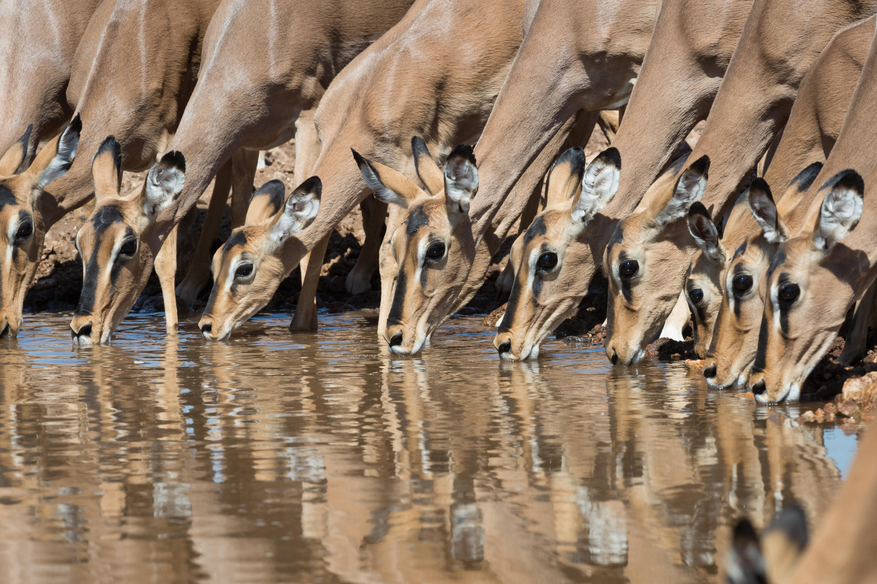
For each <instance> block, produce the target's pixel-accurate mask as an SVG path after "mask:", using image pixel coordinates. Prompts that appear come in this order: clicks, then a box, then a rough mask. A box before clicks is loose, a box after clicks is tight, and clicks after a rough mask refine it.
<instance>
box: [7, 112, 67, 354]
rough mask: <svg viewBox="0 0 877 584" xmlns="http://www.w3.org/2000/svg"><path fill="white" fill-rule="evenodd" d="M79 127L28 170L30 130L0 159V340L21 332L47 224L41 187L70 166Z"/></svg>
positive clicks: (51, 145)
mask: <svg viewBox="0 0 877 584" xmlns="http://www.w3.org/2000/svg"><path fill="white" fill-rule="evenodd" d="M81 130H82V123H81V122H80V121H79V116H76V117H75V118H74V119H73V121H72V122H71V123H70V125H69V126H67V129H66V130H64V132H63V133H62V134H61V135H60V136H59V137H57V138H55V139H54V140H52V141H51V142H49V143H48V144H47V145H46V146H45V148H43V149H42V151H40V153H39V155H38V156H37V157H36V159H35V160H34V161H33V164H30V165H28V161H29V159H30V156H29V153H28V141H29V139H30V133H31V127H28V129H27V132H25V134H24V136H22V137H21V138H20V139H19V140H18V141H17V142H16V143H15V144H13V145H12V146H11V147H10V148H9V151H8V152H6V154H4V155H3V157H2V158H0V248H2V251H0V339H6V338H9V339H11V338H14V337H15V336H16V335H17V334H18V330H19V328H20V327H21V311H22V306H23V304H24V296H25V294H26V293H27V290H28V288H29V287H30V284H31V282H32V281H33V278H34V274H35V273H36V269H37V265H38V264H39V260H40V252H41V251H42V247H43V239H44V238H45V235H46V224H45V221H44V220H43V213H42V210H41V209H42V205H41V203H42V199H43V195H44V192H45V191H44V189H45V187H46V185H48V184H49V183H51V182H52V181H53V180H55V179H56V178H58V177H60V176H63V175H64V174H66V173H67V170H68V169H69V168H70V166H71V165H72V164H73V158H74V157H75V156H76V147H77V145H78V144H79V133H80V131H81Z"/></svg>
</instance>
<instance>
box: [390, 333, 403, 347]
mask: <svg viewBox="0 0 877 584" xmlns="http://www.w3.org/2000/svg"><path fill="white" fill-rule="evenodd" d="M401 344H402V333H401V332H399V333H396V334H395V335H393V336H392V337H390V346H391V347H397V346H399V345H401Z"/></svg>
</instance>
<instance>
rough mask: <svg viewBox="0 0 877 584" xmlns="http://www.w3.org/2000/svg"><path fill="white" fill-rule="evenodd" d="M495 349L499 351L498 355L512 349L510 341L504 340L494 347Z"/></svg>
mask: <svg viewBox="0 0 877 584" xmlns="http://www.w3.org/2000/svg"><path fill="white" fill-rule="evenodd" d="M496 350H497V351H499V354H500V355H502V354H503V353H508V352H509V351H511V350H512V342H511V341H506V342H504V343H502V344H501V345H499V346H498V347H497V348H496Z"/></svg>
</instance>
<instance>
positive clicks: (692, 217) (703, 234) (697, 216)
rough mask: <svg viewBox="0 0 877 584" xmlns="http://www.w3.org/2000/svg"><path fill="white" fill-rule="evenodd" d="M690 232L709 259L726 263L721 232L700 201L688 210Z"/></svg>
mask: <svg viewBox="0 0 877 584" xmlns="http://www.w3.org/2000/svg"><path fill="white" fill-rule="evenodd" d="M688 232H689V233H691V237H693V238H694V241H695V242H696V243H697V246H698V247H699V248H700V249H701V251H703V253H704V254H705V255H706V256H707V257H708V258H710V259H711V260H713V261H717V262H718V261H724V258H725V252H724V250H723V249H722V242H721V238H720V237H719V230H718V229H716V224H715V223H713V220H712V219H711V218H710V213H709V211H707V209H706V207H704V206H703V203H701V202H700V201H697V202H695V203H694V204H692V205H691V208H689V209H688Z"/></svg>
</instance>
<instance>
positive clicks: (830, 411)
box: [822, 402, 837, 416]
mask: <svg viewBox="0 0 877 584" xmlns="http://www.w3.org/2000/svg"><path fill="white" fill-rule="evenodd" d="M822 409H823V411H824V412H825V415H826V416H834V415H835V414H836V413H837V406H836V405H834V403H832V402H829V403H827V404H825V407H824V408H822Z"/></svg>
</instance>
